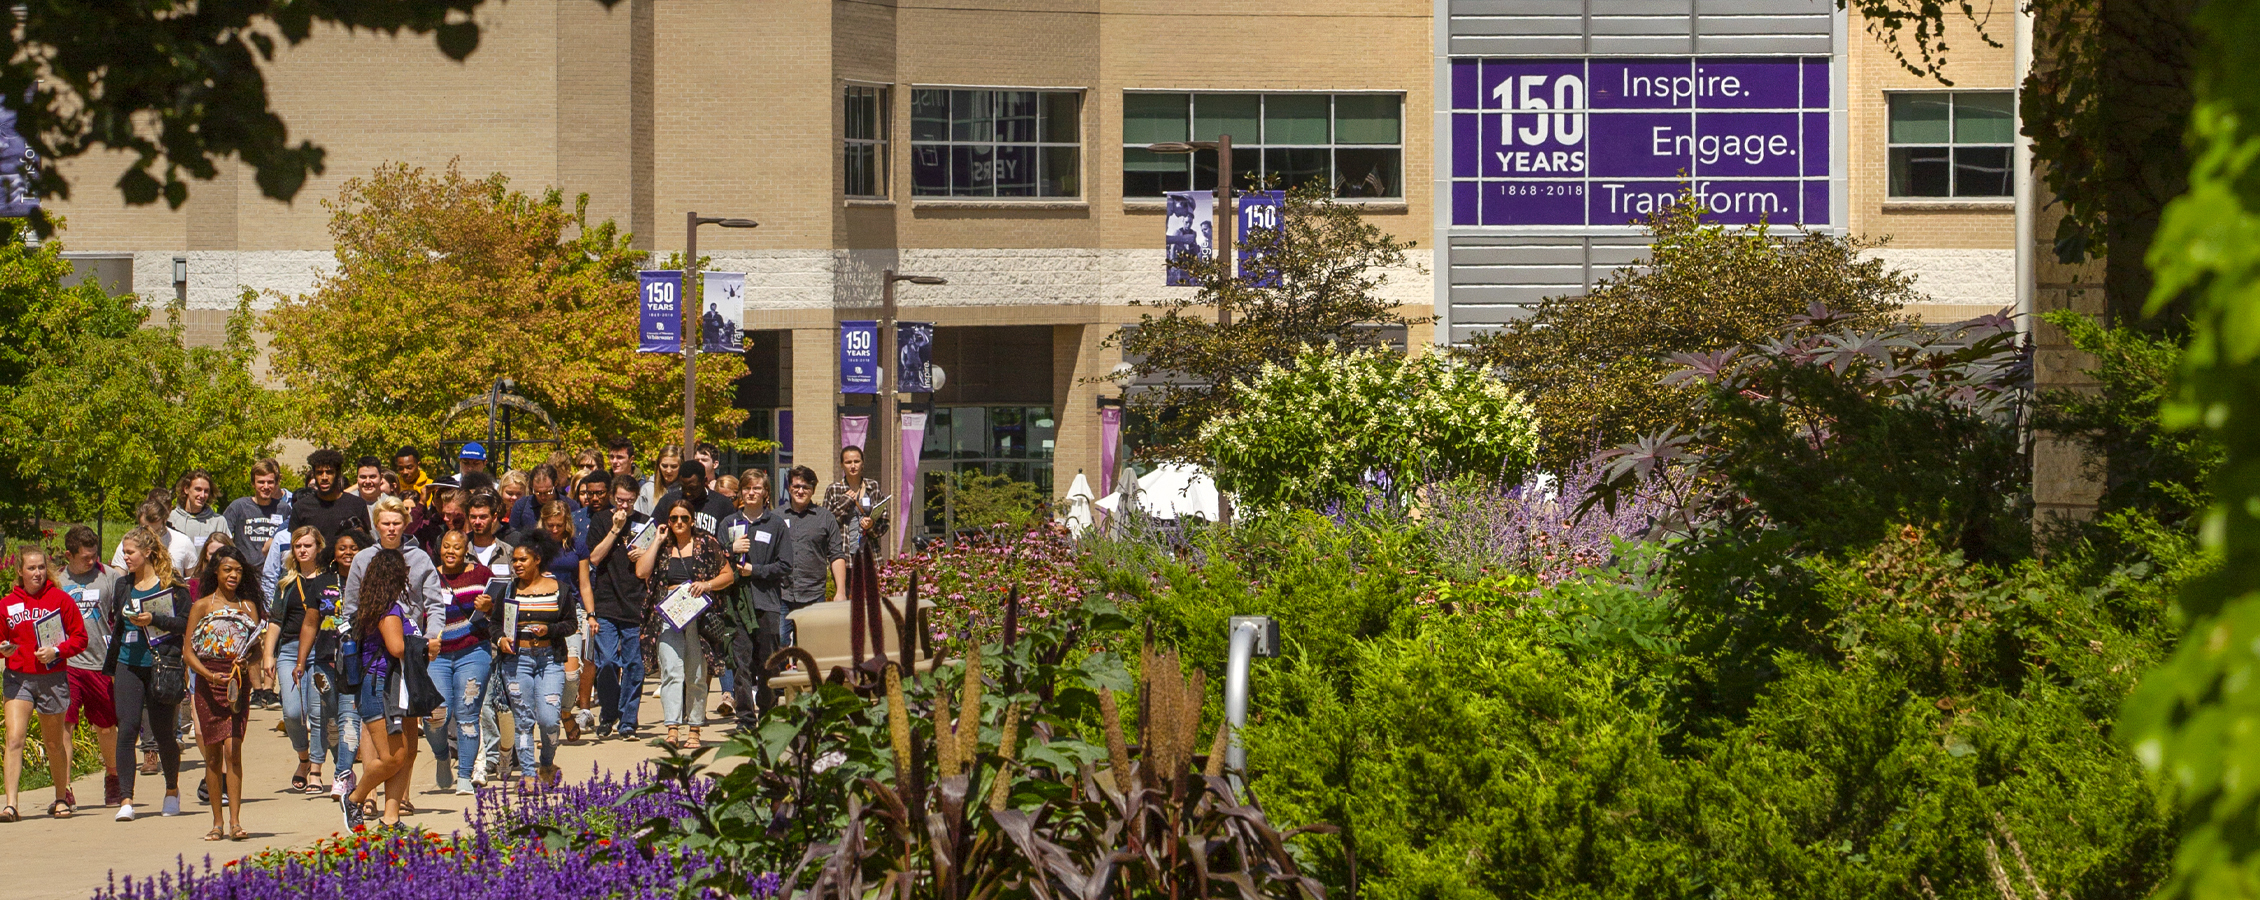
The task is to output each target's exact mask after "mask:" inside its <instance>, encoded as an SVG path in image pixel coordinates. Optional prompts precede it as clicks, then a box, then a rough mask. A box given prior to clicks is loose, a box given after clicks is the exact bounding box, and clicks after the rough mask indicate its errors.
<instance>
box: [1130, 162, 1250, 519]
mask: <svg viewBox="0 0 2260 900" xmlns="http://www.w3.org/2000/svg"><path fill="white" fill-rule="evenodd" d="M1146 149H1147V150H1151V151H1153V152H1155V153H1191V152H1193V151H1195V150H1214V151H1216V204H1215V206H1216V240H1217V244H1216V246H1217V251H1218V252H1217V258H1218V259H1221V260H1224V273H1225V275H1224V277H1226V278H1230V277H1232V273H1233V272H1234V271H1235V267H1236V266H1237V265H1238V260H1236V259H1234V258H1233V256H1232V232H1233V229H1234V227H1235V226H1237V225H1238V224H1239V216H1238V214H1237V213H1235V212H1234V211H1233V209H1232V136H1231V135H1229V134H1220V135H1217V136H1216V140H1213V141H1163V142H1162V143H1159V144H1147V145H1146ZM1231 324H1232V307H1231V306H1229V305H1227V304H1226V303H1225V301H1224V300H1223V299H1222V298H1219V299H1218V300H1217V303H1216V326H1217V327H1218V328H1225V327H1229V326H1230V325H1231ZM1216 517H1217V519H1218V520H1219V522H1220V524H1224V525H1230V524H1232V498H1231V497H1228V496H1225V494H1224V492H1223V491H1221V490H1220V491H1217V492H1216Z"/></svg>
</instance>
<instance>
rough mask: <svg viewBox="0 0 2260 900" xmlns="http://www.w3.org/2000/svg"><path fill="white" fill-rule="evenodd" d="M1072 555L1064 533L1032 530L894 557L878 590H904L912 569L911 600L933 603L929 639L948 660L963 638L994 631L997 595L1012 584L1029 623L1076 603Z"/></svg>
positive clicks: (1000, 618) (980, 638)
mask: <svg viewBox="0 0 2260 900" xmlns="http://www.w3.org/2000/svg"><path fill="white" fill-rule="evenodd" d="M1075 555H1076V548H1075V542H1074V539H1073V538H1071V537H1069V536H1068V533H1067V530H1066V529H1064V528H1061V527H1059V526H1057V525H1039V526H1037V527H1035V528H1031V529H1028V530H1027V531H1024V532H1017V533H1005V534H1001V535H996V534H992V535H988V536H983V537H979V538H975V539H972V540H961V541H959V542H958V543H957V545H956V546H938V547H934V548H932V549H929V550H927V551H925V552H922V553H911V554H905V555H903V556H898V557H895V558H894V559H891V560H888V561H887V562H886V564H885V565H884V566H882V567H881V568H880V570H879V585H880V589H881V590H884V591H886V592H888V593H890V594H892V593H899V592H901V591H902V590H903V589H904V588H906V587H907V586H908V585H909V583H910V572H911V570H912V569H916V570H918V593H919V596H921V597H924V598H927V599H930V600H932V601H934V616H933V618H932V620H931V621H932V626H933V630H934V639H935V640H936V641H939V642H941V643H942V644H943V645H944V646H945V647H947V648H948V650H949V651H950V652H951V653H952V654H953V655H954V654H955V653H956V652H959V651H961V650H962V649H963V648H964V647H965V646H967V643H968V640H969V639H970V640H971V641H975V642H986V641H991V640H995V639H996V637H997V635H998V634H1000V633H1001V631H1002V629H1003V627H1004V601H1005V593H1006V591H1007V589H1008V588H1009V587H1010V586H1012V585H1019V586H1020V615H1021V616H1022V617H1023V618H1024V619H1025V620H1029V621H1036V620H1042V619H1045V618H1049V617H1050V616H1051V614H1052V613H1053V612H1054V611H1057V610H1059V609H1062V608H1064V606H1065V605H1068V604H1074V603H1079V602H1081V601H1082V599H1083V596H1084V594H1085V593H1087V592H1088V591H1089V585H1087V584H1086V583H1085V580H1084V576H1083V573H1082V571H1081V570H1080V569H1078V568H1077V566H1076V561H1075Z"/></svg>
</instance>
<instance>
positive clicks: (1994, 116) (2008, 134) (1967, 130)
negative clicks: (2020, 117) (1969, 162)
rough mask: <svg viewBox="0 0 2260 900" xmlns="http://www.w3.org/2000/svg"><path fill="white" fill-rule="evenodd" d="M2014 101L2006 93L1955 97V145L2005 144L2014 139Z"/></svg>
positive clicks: (1959, 95)
mask: <svg viewBox="0 0 2260 900" xmlns="http://www.w3.org/2000/svg"><path fill="white" fill-rule="evenodd" d="M2014 105H2015V101H2014V100H2013V99H2012V97H2011V95H2010V94H2009V92H2007V91H2001V92H1998V93H1994V92H1987V93H1983V94H1956V95H1954V143H1957V144H2007V143H2010V142H2013V141H2015V140H2016V139H2017V117H2016V114H2015V112H2014V111H2013V109H2012V107H2013V106H2014Z"/></svg>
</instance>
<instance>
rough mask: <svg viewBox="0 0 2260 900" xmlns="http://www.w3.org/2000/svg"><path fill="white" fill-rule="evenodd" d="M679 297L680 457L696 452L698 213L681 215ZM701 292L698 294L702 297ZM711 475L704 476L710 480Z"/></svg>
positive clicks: (698, 336)
mask: <svg viewBox="0 0 2260 900" xmlns="http://www.w3.org/2000/svg"><path fill="white" fill-rule="evenodd" d="M683 221H684V223H685V224H684V226H683V295H682V296H681V297H677V298H676V299H675V302H676V306H677V308H678V309H680V310H681V312H682V314H683V458H684V459H690V458H691V456H692V455H693V453H692V451H694V450H696V449H698V342H699V339H700V337H701V335H700V334H699V333H698V312H697V308H698V304H697V303H693V302H691V278H692V274H691V273H692V271H693V270H695V269H697V268H698V213H697V212H695V211H693V212H687V213H684V214H683ZM704 294H705V292H704V291H701V292H700V296H701V297H703V296H704ZM714 474H715V473H713V472H708V473H706V477H708V478H713V477H714Z"/></svg>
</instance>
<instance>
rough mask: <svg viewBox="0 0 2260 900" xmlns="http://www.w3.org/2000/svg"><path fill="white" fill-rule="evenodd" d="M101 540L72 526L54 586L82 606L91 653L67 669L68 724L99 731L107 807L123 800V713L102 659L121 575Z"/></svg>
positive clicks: (80, 656)
mask: <svg viewBox="0 0 2260 900" xmlns="http://www.w3.org/2000/svg"><path fill="white" fill-rule="evenodd" d="M101 549H102V539H101V538H100V537H98V536H97V535H95V533H94V529H92V528H88V527H86V526H84V525H73V526H71V528H70V530H69V531H66V532H64V533H63V560H62V562H61V564H60V565H58V566H56V567H55V568H56V569H57V571H56V572H55V574H54V578H55V583H56V584H57V585H60V586H61V587H62V589H63V592H64V593H67V594H69V595H71V599H72V600H73V601H75V602H76V603H77V604H78V617H79V620H80V621H81V622H84V623H85V624H86V649H85V650H81V651H79V653H78V655H76V656H73V657H71V659H70V664H69V667H68V668H66V669H64V674H65V675H66V676H68V678H69V680H70V684H71V709H70V712H67V713H65V714H64V715H63V724H65V725H68V726H70V727H73V728H76V727H78V723H79V722H81V721H84V722H86V724H87V726H88V727H90V728H93V729H94V745H95V746H96V747H98V748H100V749H101V751H102V772H103V776H102V805H104V806H116V805H118V801H119V800H120V799H122V798H123V797H124V795H123V794H120V793H119V790H120V789H121V788H120V783H119V781H118V753H117V750H118V711H117V707H116V705H115V703H116V701H114V700H113V699H111V696H110V677H109V676H107V675H104V674H102V660H103V659H105V658H107V657H108V656H109V655H110V631H111V629H112V628H114V627H116V625H117V622H118V571H117V570H116V569H112V568H110V567H108V566H105V565H103V564H102V563H101V562H100V561H98V560H97V557H98V556H100V552H101Z"/></svg>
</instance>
